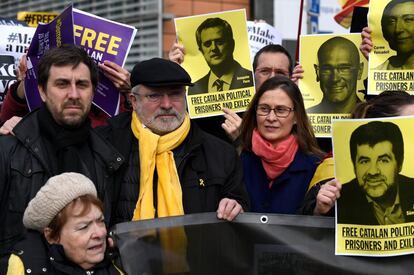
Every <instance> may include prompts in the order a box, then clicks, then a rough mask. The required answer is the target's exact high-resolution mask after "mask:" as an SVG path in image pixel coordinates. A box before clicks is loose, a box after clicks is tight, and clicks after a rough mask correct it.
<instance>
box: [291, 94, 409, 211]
mask: <svg viewBox="0 0 414 275" xmlns="http://www.w3.org/2000/svg"><path fill="white" fill-rule="evenodd" d="M407 115H414V96H412V95H410V94H408V93H407V92H404V91H385V92H382V93H381V94H379V95H377V96H376V97H374V98H372V99H370V100H368V101H366V102H361V103H359V104H358V105H357V106H356V108H355V110H354V111H353V113H352V118H376V117H393V116H407ZM341 188H342V186H341V183H340V182H339V181H338V180H336V179H334V162H333V158H332V156H330V157H328V158H326V159H324V161H323V162H322V163H321V164H320V165H319V166H318V168H317V171H316V172H315V176H314V178H313V179H312V182H311V185H310V189H309V191H308V193H307V194H306V197H305V199H304V202H303V204H302V207H301V209H300V210H299V212H298V213H300V214H305V215H330V216H332V215H334V211H333V210H334V208H333V206H334V205H335V202H336V200H337V199H338V198H339V197H340V192H341Z"/></svg>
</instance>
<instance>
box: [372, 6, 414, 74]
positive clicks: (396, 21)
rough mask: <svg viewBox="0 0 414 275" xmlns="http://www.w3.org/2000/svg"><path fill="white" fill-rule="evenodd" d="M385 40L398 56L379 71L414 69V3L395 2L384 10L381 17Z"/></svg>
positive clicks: (380, 67)
mask: <svg viewBox="0 0 414 275" xmlns="http://www.w3.org/2000/svg"><path fill="white" fill-rule="evenodd" d="M381 28H382V34H383V36H384V39H385V40H387V42H388V44H389V46H390V48H391V49H393V50H394V51H396V52H397V55H394V56H391V57H390V58H388V60H387V61H385V62H384V63H383V64H381V65H379V66H378V67H377V68H375V69H377V70H408V69H409V70H412V69H414V55H413V53H414V2H413V1H412V0H393V1H390V2H389V3H388V4H387V5H386V6H385V8H384V12H383V14H382V17H381Z"/></svg>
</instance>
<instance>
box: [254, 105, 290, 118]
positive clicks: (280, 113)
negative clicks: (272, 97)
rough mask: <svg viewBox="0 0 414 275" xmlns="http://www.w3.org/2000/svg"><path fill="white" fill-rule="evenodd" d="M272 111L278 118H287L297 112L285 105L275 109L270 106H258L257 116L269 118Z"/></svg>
mask: <svg viewBox="0 0 414 275" xmlns="http://www.w3.org/2000/svg"><path fill="white" fill-rule="evenodd" d="M271 111H273V112H275V115H276V116H277V117H281V118H285V117H288V116H289V115H290V112H293V111H295V109H293V108H290V107H287V106H283V105H278V106H276V107H274V108H270V106H268V105H257V106H256V114H257V115H258V116H268V115H269V114H270V112H271Z"/></svg>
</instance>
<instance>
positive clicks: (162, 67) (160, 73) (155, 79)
mask: <svg viewBox="0 0 414 275" xmlns="http://www.w3.org/2000/svg"><path fill="white" fill-rule="evenodd" d="M138 84H143V85H145V86H149V87H162V86H193V84H192V83H191V77H190V75H189V74H188V73H187V72H186V71H185V70H184V69H183V68H182V67H181V66H180V65H178V64H177V63H175V62H172V61H169V60H166V59H162V58H152V59H149V60H145V61H142V62H140V63H138V64H136V65H135V66H134V68H133V69H132V72H131V87H135V86H137V85H138Z"/></svg>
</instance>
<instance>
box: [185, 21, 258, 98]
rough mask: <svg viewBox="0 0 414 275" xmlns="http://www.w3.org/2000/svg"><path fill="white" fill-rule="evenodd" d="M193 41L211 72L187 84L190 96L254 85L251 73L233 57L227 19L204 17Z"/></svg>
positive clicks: (231, 37)
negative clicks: (192, 84) (189, 85)
mask: <svg viewBox="0 0 414 275" xmlns="http://www.w3.org/2000/svg"><path fill="white" fill-rule="evenodd" d="M196 40H197V45H198V49H199V50H200V52H201V53H202V54H203V56H204V59H205V61H206V62H207V65H208V66H209V67H210V71H209V72H208V73H207V74H206V75H205V76H203V77H202V78H200V79H199V80H197V81H196V82H195V83H194V86H192V87H189V89H188V94H189V95H195V94H202V93H208V92H219V91H228V90H232V89H239V88H245V87H252V86H253V75H252V72H251V71H249V70H247V69H245V68H243V67H242V66H241V65H240V64H239V63H238V62H237V61H236V60H234V58H233V51H234V45H235V42H234V39H233V31H232V28H231V26H230V24H229V23H228V22H227V21H225V20H223V19H221V18H218V17H215V18H208V19H206V20H205V21H203V23H201V24H200V26H199V27H198V28H197V31H196Z"/></svg>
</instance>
